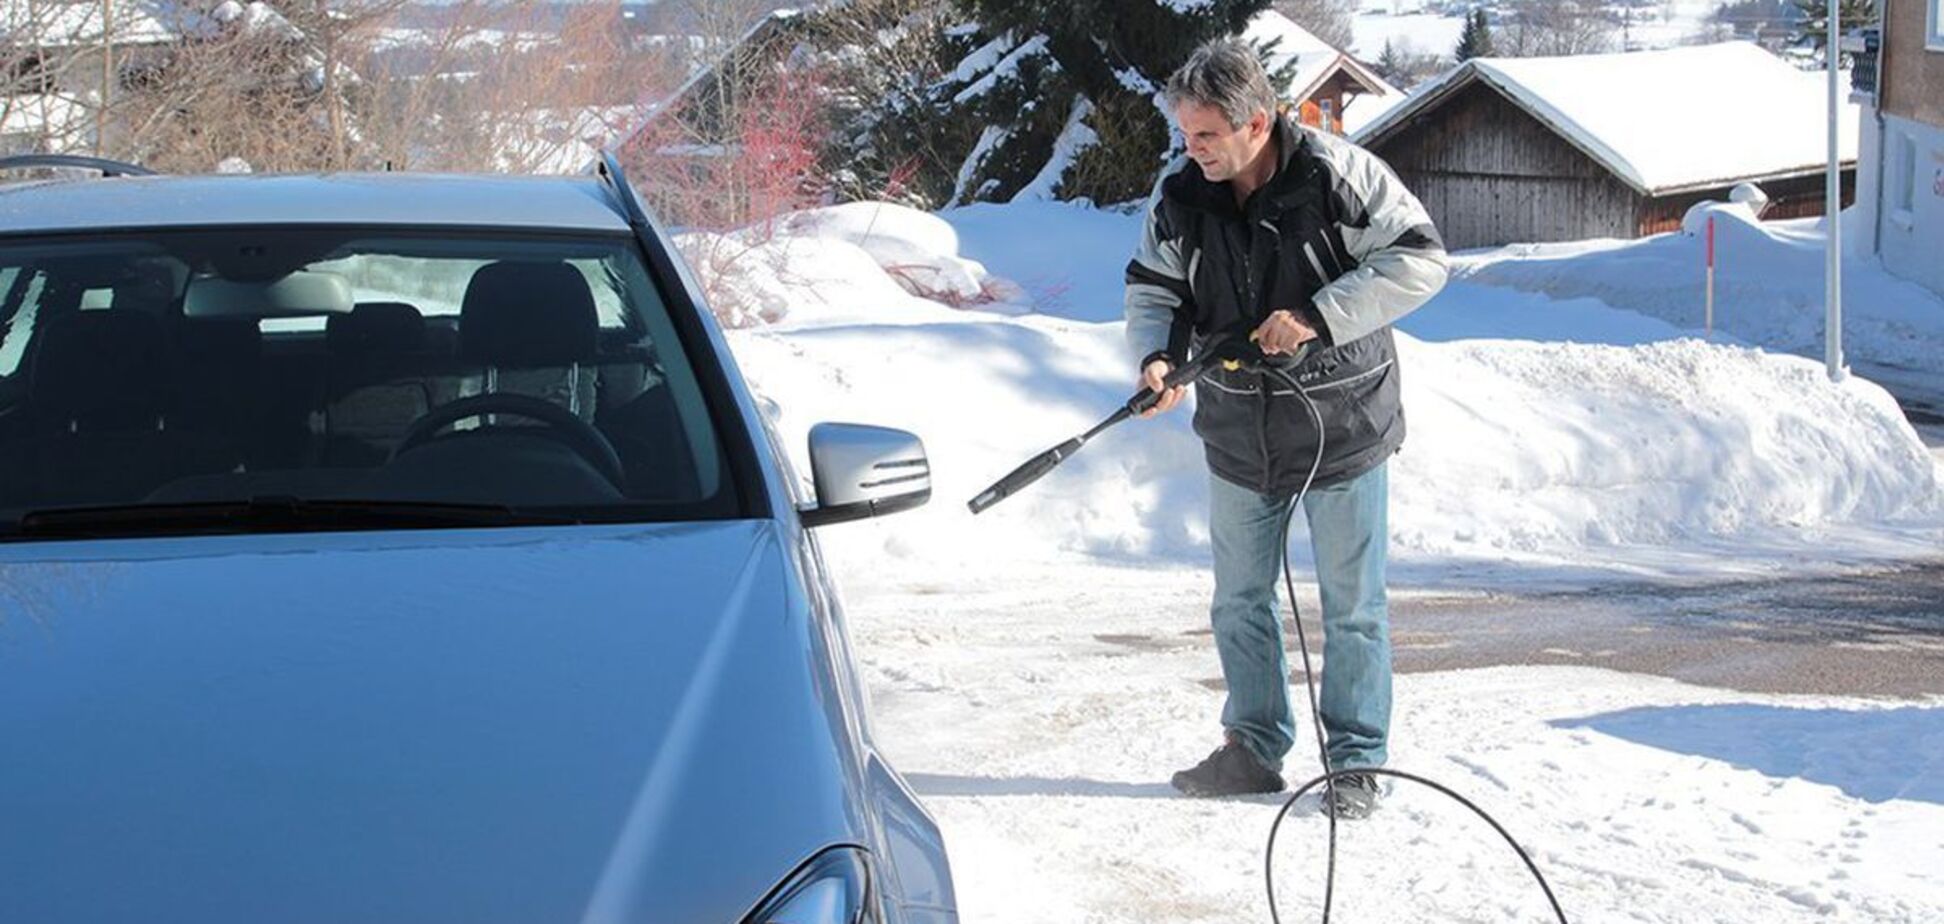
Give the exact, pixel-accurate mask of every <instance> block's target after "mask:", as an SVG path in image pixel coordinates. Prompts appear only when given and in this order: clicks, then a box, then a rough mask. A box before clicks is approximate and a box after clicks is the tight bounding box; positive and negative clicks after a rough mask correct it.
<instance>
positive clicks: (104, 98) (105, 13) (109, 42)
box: [95, 0, 115, 157]
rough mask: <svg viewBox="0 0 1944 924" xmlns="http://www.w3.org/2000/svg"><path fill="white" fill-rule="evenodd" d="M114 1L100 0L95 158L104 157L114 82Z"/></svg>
mask: <svg viewBox="0 0 1944 924" xmlns="http://www.w3.org/2000/svg"><path fill="white" fill-rule="evenodd" d="M114 34H115V0H101V106H100V108H98V109H96V110H95V156H96V157H106V156H107V147H108V103H109V100H110V98H111V97H112V96H113V88H114V82H115V42H114Z"/></svg>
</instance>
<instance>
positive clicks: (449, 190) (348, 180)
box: [0, 173, 628, 235]
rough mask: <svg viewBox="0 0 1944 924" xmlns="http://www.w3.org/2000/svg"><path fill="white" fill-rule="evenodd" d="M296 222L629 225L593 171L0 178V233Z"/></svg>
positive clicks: (573, 228)
mask: <svg viewBox="0 0 1944 924" xmlns="http://www.w3.org/2000/svg"><path fill="white" fill-rule="evenodd" d="M293 225H295V226H302V225H353V226H358V225H370V226H374V227H408V226H409V227H464V228H514V229H530V230H540V229H546V230H562V231H602V232H615V231H623V232H625V231H627V230H628V223H627V219H626V218H625V217H623V216H622V214H621V213H620V211H619V203H618V202H617V201H616V200H615V198H614V196H613V194H612V193H610V192H609V191H608V190H607V188H606V187H605V186H603V184H602V181H601V180H599V179H598V178H595V177H591V176H493V175H460V174H431V173H331V174H291V175H259V174H241V175H237V174H226V175H202V176H132V177H113V178H108V177H103V178H92V177H91V178H88V179H80V180H57V181H49V182H35V183H17V184H11V185H4V186H0V235H11V234H32V233H69V232H85V231H110V230H112V231H121V230H129V229H135V228H143V229H150V228H210V227H235V226H244V227H248V226H293Z"/></svg>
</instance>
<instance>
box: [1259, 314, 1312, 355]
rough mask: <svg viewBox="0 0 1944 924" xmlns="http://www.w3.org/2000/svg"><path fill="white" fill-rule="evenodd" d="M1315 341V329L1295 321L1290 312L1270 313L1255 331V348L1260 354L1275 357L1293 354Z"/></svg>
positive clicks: (1294, 316)
mask: <svg viewBox="0 0 1944 924" xmlns="http://www.w3.org/2000/svg"><path fill="white" fill-rule="evenodd" d="M1315 339H1316V329H1315V328H1313V327H1311V326H1309V325H1308V324H1304V323H1303V322H1301V321H1298V320H1296V315H1295V313H1294V312H1291V311H1274V312H1270V314H1269V317H1268V318H1266V319H1264V320H1263V322H1262V325H1261V326H1259V327H1257V328H1256V329H1255V342H1256V346H1258V347H1261V348H1262V352H1264V353H1266V354H1268V355H1270V356H1276V355H1279V354H1282V353H1294V352H1296V348H1297V347H1300V346H1302V345H1303V344H1305V343H1308V342H1309V341H1311V340H1315Z"/></svg>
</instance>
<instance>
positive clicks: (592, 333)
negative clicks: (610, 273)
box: [459, 260, 601, 367]
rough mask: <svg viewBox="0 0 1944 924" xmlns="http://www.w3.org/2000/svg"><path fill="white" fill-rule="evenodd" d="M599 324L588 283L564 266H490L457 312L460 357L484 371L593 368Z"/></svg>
mask: <svg viewBox="0 0 1944 924" xmlns="http://www.w3.org/2000/svg"><path fill="white" fill-rule="evenodd" d="M600 326H601V325H600V319H599V318H598V317H597V315H596V314H595V311H594V293H593V291H592V290H590V289H589V288H588V286H587V277H586V276H583V275H581V271H580V270H577V269H575V268H574V267H572V266H571V265H569V264H567V263H564V262H524V261H521V262H515V261H510V260H508V261H502V262H499V263H489V264H487V265H485V266H482V267H480V268H479V270H478V271H477V272H475V273H473V277H472V281H471V282H469V283H467V284H466V298H465V301H464V302H462V303H461V304H460V308H459V355H460V356H461V357H462V358H464V359H465V360H466V361H468V362H473V363H478V364H480V365H482V366H507V367H521V366H566V365H571V364H573V363H579V362H591V361H593V360H594V359H595V356H596V354H597V352H598V349H597V344H596V341H597V340H598V339H599V335H600Z"/></svg>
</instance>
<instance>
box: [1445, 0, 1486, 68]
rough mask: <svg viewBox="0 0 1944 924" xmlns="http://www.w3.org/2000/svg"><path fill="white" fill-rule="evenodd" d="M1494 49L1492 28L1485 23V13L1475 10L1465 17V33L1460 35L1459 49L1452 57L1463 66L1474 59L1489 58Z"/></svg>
mask: <svg viewBox="0 0 1944 924" xmlns="http://www.w3.org/2000/svg"><path fill="white" fill-rule="evenodd" d="M1494 53H1495V52H1494V51H1493V49H1492V26H1491V23H1488V22H1486V21H1485V11H1484V10H1480V9H1474V10H1472V11H1471V13H1470V14H1469V15H1467V16H1466V17H1465V31H1464V32H1461V33H1459V35H1458V49H1457V50H1456V51H1454V52H1453V53H1452V56H1453V57H1455V58H1457V59H1458V63H1460V64H1463V63H1465V62H1466V61H1470V60H1471V59H1473V58H1489V57H1491V56H1492V55H1493V54H1494Z"/></svg>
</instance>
